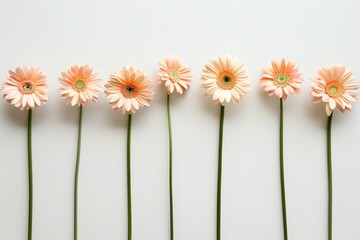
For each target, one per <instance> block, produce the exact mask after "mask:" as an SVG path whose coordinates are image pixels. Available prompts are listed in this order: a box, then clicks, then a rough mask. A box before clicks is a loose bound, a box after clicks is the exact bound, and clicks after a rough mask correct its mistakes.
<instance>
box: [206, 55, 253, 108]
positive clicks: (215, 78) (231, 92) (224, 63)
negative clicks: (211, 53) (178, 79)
mask: <svg viewBox="0 0 360 240" xmlns="http://www.w3.org/2000/svg"><path fill="white" fill-rule="evenodd" d="M201 80H203V82H202V84H201V87H202V88H204V89H205V95H206V96H211V97H212V99H213V101H214V102H215V103H219V102H220V104H221V105H222V106H224V105H225V104H226V103H229V102H230V101H232V102H233V103H240V102H241V101H242V100H243V97H244V96H245V95H246V94H247V92H248V91H250V89H251V88H250V84H249V80H248V72H247V70H246V69H245V67H244V63H243V62H240V61H239V60H238V59H237V58H234V57H232V56H230V55H227V56H224V57H219V58H218V59H212V60H210V62H209V63H208V64H206V65H205V68H204V69H203V74H202V75H201Z"/></svg>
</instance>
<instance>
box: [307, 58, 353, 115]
mask: <svg viewBox="0 0 360 240" xmlns="http://www.w3.org/2000/svg"><path fill="white" fill-rule="evenodd" d="M313 82H314V83H313V85H312V91H311V93H310V95H311V97H312V101H313V102H314V103H318V102H321V101H323V102H325V103H326V105H325V110H326V114H327V115H328V116H330V115H331V113H332V111H333V110H334V109H335V108H337V109H339V110H340V111H341V112H344V111H345V110H349V111H350V110H351V104H350V103H351V102H356V101H357V98H356V97H357V95H358V91H357V90H358V88H359V85H358V84H357V83H356V82H354V77H353V75H352V72H351V71H350V69H348V68H346V67H345V66H342V65H327V66H325V67H323V68H322V69H320V71H319V73H318V76H317V77H316V78H315V79H313Z"/></svg>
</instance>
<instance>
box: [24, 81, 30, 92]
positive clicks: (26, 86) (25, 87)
mask: <svg viewBox="0 0 360 240" xmlns="http://www.w3.org/2000/svg"><path fill="white" fill-rule="evenodd" d="M23 89H24V90H25V91H30V90H31V89H32V86H31V84H30V83H25V84H24V85H23Z"/></svg>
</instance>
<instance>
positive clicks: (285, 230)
mask: <svg viewBox="0 0 360 240" xmlns="http://www.w3.org/2000/svg"><path fill="white" fill-rule="evenodd" d="M283 126H284V114H283V99H282V98H280V181H281V204H282V215H283V230H284V240H287V239H288V233H287V217H286V197H285V177H284V134H283Z"/></svg>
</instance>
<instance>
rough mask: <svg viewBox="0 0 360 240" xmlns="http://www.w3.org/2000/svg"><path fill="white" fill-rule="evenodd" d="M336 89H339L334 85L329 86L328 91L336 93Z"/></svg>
mask: <svg viewBox="0 0 360 240" xmlns="http://www.w3.org/2000/svg"><path fill="white" fill-rule="evenodd" d="M338 91H339V90H338V88H337V87H335V86H331V87H329V93H331V94H336V93H337V92H338Z"/></svg>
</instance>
